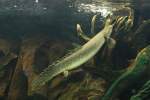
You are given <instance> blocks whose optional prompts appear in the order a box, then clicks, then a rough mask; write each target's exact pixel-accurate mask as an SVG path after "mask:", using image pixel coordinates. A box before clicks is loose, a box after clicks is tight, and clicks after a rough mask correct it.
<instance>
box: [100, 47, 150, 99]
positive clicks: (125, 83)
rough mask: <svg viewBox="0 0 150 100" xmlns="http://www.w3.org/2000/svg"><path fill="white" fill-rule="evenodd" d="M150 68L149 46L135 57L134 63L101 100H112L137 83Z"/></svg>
mask: <svg viewBox="0 0 150 100" xmlns="http://www.w3.org/2000/svg"><path fill="white" fill-rule="evenodd" d="M149 66H150V46H147V47H146V48H144V49H143V50H142V51H141V52H140V53H139V54H138V55H137V57H136V59H135V61H134V63H133V64H132V65H131V66H130V67H129V68H128V69H127V70H126V72H124V73H122V75H121V76H120V77H118V78H117V79H116V80H115V81H114V83H112V85H111V86H110V88H109V89H108V90H107V92H106V93H105V95H104V97H103V98H102V100H114V99H115V98H117V97H118V96H119V95H120V94H121V93H122V92H123V91H124V89H126V88H128V87H129V86H131V85H133V84H134V83H136V82H138V81H139V80H140V79H141V77H142V76H143V75H145V74H146V72H148V69H149V68H148V67H149Z"/></svg>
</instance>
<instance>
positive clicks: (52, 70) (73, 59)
mask: <svg viewBox="0 0 150 100" xmlns="http://www.w3.org/2000/svg"><path fill="white" fill-rule="evenodd" d="M111 22H112V21H111V19H110V18H108V19H107V20H106V21H105V26H104V28H103V29H102V30H101V31H100V32H98V33H97V34H96V35H95V36H94V37H93V38H91V39H90V40H89V41H88V42H87V43H85V44H84V45H83V46H81V48H80V49H78V50H77V51H75V52H73V53H72V54H71V55H69V56H66V57H64V58H63V59H62V60H60V61H58V62H57V63H54V64H52V65H49V66H48V67H47V68H46V69H44V71H43V72H41V73H40V74H39V76H37V77H36V78H35V79H34V80H33V81H32V89H31V90H32V91H36V90H38V89H40V88H41V87H42V86H43V85H45V84H46V83H47V82H48V81H50V80H52V79H53V78H54V77H56V76H57V75H59V74H61V73H65V75H66V73H67V72H68V71H70V70H72V69H75V68H78V67H79V66H81V65H82V64H84V63H86V62H87V61H88V60H90V59H91V58H92V57H93V56H95V55H96V53H97V52H98V51H99V50H100V49H101V48H102V46H103V45H104V43H105V41H106V37H107V38H109V37H110V35H111V33H112V30H113V24H112V23H111ZM77 25H78V24H77ZM77 27H78V26H77Z"/></svg>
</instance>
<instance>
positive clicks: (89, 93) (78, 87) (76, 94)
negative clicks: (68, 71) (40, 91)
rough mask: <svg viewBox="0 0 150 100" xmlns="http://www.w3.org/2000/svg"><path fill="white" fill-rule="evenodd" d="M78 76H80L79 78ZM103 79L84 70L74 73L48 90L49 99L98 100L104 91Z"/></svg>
mask: <svg viewBox="0 0 150 100" xmlns="http://www.w3.org/2000/svg"><path fill="white" fill-rule="evenodd" d="M79 77H80V78H79ZM105 84H106V82H105V80H104V79H101V78H93V77H92V75H91V74H89V73H88V72H85V71H81V72H78V73H74V74H73V75H71V76H70V77H69V78H67V79H66V80H65V81H64V82H62V83H61V84H60V85H59V86H57V87H55V88H52V89H50V90H49V93H48V94H49V98H48V99H49V100H99V98H100V97H101V96H102V95H103V93H104V91H105Z"/></svg>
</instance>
